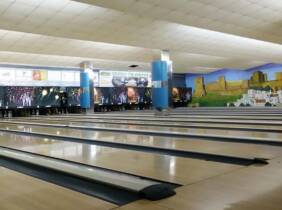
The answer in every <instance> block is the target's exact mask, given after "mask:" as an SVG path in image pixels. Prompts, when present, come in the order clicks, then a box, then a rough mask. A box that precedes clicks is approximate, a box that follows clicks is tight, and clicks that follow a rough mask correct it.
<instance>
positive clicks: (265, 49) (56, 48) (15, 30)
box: [0, 0, 282, 73]
mask: <svg viewBox="0 0 282 210" xmlns="http://www.w3.org/2000/svg"><path fill="white" fill-rule="evenodd" d="M83 1H84V2H86V3H81V2H77V1H70V0H48V1H47V0H1V1H0V62H4V63H8V62H9V63H11V62H12V63H25V64H37V65H50V66H55V65H60V66H71V67H77V66H79V63H81V62H82V61H93V62H94V66H95V67H97V68H110V69H118V70H122V69H125V70H127V69H128V66H129V65H131V64H136V63H137V64H139V65H140V66H139V68H138V70H148V71H149V70H150V62H151V61H152V60H153V57H154V55H155V54H156V53H158V52H159V50H161V49H169V50H170V52H171V58H172V60H173V61H174V70H175V72H179V73H180V72H208V71H213V70H216V69H218V68H240V69H243V68H247V67H252V66H256V65H260V64H264V63H269V62H278V63H279V62H282V45H281V43H282V36H281V35H282V4H281V0H260V1H256V0H245V1H242V0H236V1H234V0H197V1H196V0H142V1H141V0H139V1H138V0H114V1H113V0H83ZM258 2H259V3H258ZM279 2H280V4H279ZM258 39H260V40H258ZM13 54H14V56H13ZM60 58H61V61H60ZM95 62H96V63H95Z"/></svg>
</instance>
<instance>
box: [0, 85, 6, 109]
mask: <svg viewBox="0 0 282 210" xmlns="http://www.w3.org/2000/svg"><path fill="white" fill-rule="evenodd" d="M5 89H6V88H5V87H0V108H3V107H5Z"/></svg>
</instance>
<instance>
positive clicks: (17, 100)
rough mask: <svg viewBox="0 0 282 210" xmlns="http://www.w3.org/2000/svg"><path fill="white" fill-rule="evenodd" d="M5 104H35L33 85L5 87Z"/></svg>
mask: <svg viewBox="0 0 282 210" xmlns="http://www.w3.org/2000/svg"><path fill="white" fill-rule="evenodd" d="M5 106H8V107H12V108H16V107H32V106H35V92H34V88H33V87H7V88H6V93H5Z"/></svg>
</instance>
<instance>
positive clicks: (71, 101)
mask: <svg viewBox="0 0 282 210" xmlns="http://www.w3.org/2000/svg"><path fill="white" fill-rule="evenodd" d="M66 93H67V97H68V98H67V99H68V105H69V106H78V105H80V88H78V87H67V88H66Z"/></svg>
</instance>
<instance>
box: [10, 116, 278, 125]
mask: <svg viewBox="0 0 282 210" xmlns="http://www.w3.org/2000/svg"><path fill="white" fill-rule="evenodd" d="M99 116H100V115H99ZM99 116H98V117H97V116H93V117H92V116H88V115H84V116H82V115H81V116H78V117H75V119H78V120H80V119H82V120H127V121H139V122H157V123H159V122H170V123H171V122H173V123H191V122H192V123H195V122H197V123H199V122H200V123H225V124H244V125H249V124H254V125H276V126H281V125H282V120H272V121H271V120H246V119H243V120H234V119H209V118H205V119H191V118H190V117H187V118H185V119H177V118H172V117H171V118H164V117H151V118H141V117H139V118H138V117H99ZM49 118H53V117H50V116H45V117H41V116H40V117H28V118H23V117H21V118H13V119H15V120H43V119H49ZM60 118H61V119H66V120H68V119H72V118H74V117H71V116H66V115H63V116H60Z"/></svg>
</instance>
